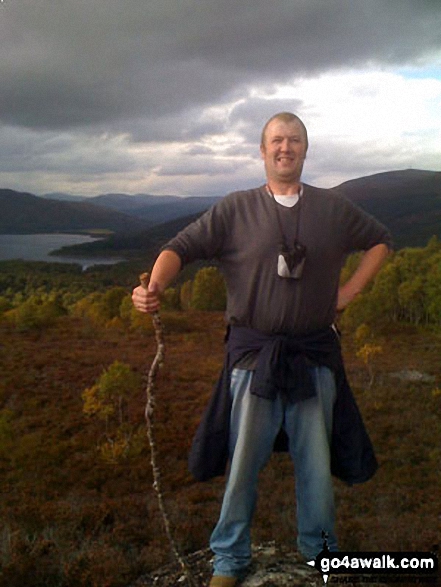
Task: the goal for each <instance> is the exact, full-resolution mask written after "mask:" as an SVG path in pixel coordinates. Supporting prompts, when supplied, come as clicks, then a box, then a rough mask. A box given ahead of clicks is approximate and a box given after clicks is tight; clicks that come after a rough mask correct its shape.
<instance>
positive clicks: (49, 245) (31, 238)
mask: <svg viewBox="0 0 441 587" xmlns="http://www.w3.org/2000/svg"><path fill="white" fill-rule="evenodd" d="M95 240H97V239H96V238H94V237H91V236H86V235H80V234H0V261H6V260H12V259H22V260H24V261H46V262H48V263H56V262H59V263H77V264H79V265H81V266H82V268H83V270H84V269H87V268H88V267H91V266H92V265H113V264H115V263H118V262H119V261H123V259H121V258H116V257H65V256H64V255H63V256H58V255H57V256H53V255H49V253H50V252H51V251H55V250H56V249H59V248H61V247H64V246H68V245H79V244H82V243H90V242H93V241H95Z"/></svg>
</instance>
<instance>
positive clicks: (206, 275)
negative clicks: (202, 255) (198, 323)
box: [191, 267, 227, 311]
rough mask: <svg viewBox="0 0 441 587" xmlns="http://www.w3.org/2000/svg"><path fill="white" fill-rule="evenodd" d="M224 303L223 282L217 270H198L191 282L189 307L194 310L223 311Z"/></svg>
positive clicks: (224, 291)
mask: <svg viewBox="0 0 441 587" xmlns="http://www.w3.org/2000/svg"><path fill="white" fill-rule="evenodd" d="M226 301H227V292H226V286H225V280H224V278H223V275H222V274H221V272H220V271H219V269H217V268H216V267H204V268H202V269H200V270H199V271H198V272H197V273H196V276H195V278H194V282H193V292H192V296H191V307H192V308H193V309H195V310H213V311H215V310H225V307H226Z"/></svg>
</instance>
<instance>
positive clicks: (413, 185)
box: [337, 169, 441, 248]
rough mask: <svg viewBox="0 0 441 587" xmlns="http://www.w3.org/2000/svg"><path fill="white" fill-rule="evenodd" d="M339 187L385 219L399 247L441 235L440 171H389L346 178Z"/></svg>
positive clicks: (355, 200)
mask: <svg viewBox="0 0 441 587" xmlns="http://www.w3.org/2000/svg"><path fill="white" fill-rule="evenodd" d="M337 189H338V190H339V191H340V192H341V193H343V194H344V195H345V196H346V197H347V198H349V199H351V200H352V201H353V202H355V203H356V204H358V205H359V206H361V207H362V208H364V209H365V210H366V211H367V212H369V213H370V214H373V215H374V216H375V217H376V218H378V219H379V220H380V221H381V222H383V223H384V224H385V225H386V226H387V227H388V228H389V230H390V231H391V232H392V235H393V237H394V241H395V244H396V246H397V247H398V248H401V247H409V246H415V247H417V246H424V245H425V244H426V243H427V241H428V240H429V239H430V237H431V236H433V235H436V236H438V237H441V172H436V171H422V170H417V169H407V170H403V171H389V172H386V173H377V174H375V175H371V176H367V177H361V178H358V179H353V180H350V181H346V182H345V183H342V184H341V185H339V186H338V187H337Z"/></svg>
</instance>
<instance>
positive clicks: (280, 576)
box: [131, 543, 324, 587]
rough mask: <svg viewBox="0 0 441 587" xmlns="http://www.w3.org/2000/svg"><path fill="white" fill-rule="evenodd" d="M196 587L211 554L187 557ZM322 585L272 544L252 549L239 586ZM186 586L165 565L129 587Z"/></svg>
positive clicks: (206, 575) (205, 576) (201, 586)
mask: <svg viewBox="0 0 441 587" xmlns="http://www.w3.org/2000/svg"><path fill="white" fill-rule="evenodd" d="M187 564H188V566H189V568H190V570H191V574H192V577H193V578H194V580H195V581H196V585H197V587H206V586H207V585H208V583H209V581H210V577H211V572H212V553H211V551H210V550H208V549H207V550H201V551H198V552H195V553H192V554H191V555H189V556H188V557H187ZM323 584H324V582H323V579H322V577H321V575H320V573H319V572H318V571H317V570H316V569H314V568H311V567H308V566H307V565H306V564H305V563H304V562H303V559H302V557H301V556H300V555H299V553H298V552H296V551H292V550H287V549H285V550H284V551H282V550H279V549H278V548H276V546H275V544H274V543H269V544H265V545H260V546H257V547H255V548H253V563H252V565H251V568H250V572H249V573H248V575H247V576H246V577H245V579H244V580H243V581H242V582H241V583H240V585H241V587H318V586H319V585H320V586H322V585H323ZM180 585H182V586H183V587H187V585H188V583H187V581H186V578H185V575H184V573H183V572H182V570H181V569H180V568H179V566H178V565H177V564H172V565H167V566H166V567H163V568H161V569H158V570H156V571H154V572H153V573H150V574H149V575H146V576H144V577H141V578H140V579H139V580H138V581H137V582H136V583H135V584H134V585H132V586H131V587H179V586H180Z"/></svg>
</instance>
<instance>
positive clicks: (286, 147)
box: [280, 139, 290, 151]
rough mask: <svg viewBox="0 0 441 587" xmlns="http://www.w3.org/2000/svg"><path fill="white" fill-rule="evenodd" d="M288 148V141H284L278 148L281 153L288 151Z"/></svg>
mask: <svg viewBox="0 0 441 587" xmlns="http://www.w3.org/2000/svg"><path fill="white" fill-rule="evenodd" d="M289 146H290V145H289V139H284V140H283V141H282V142H281V144H280V148H281V150H282V151H289Z"/></svg>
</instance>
